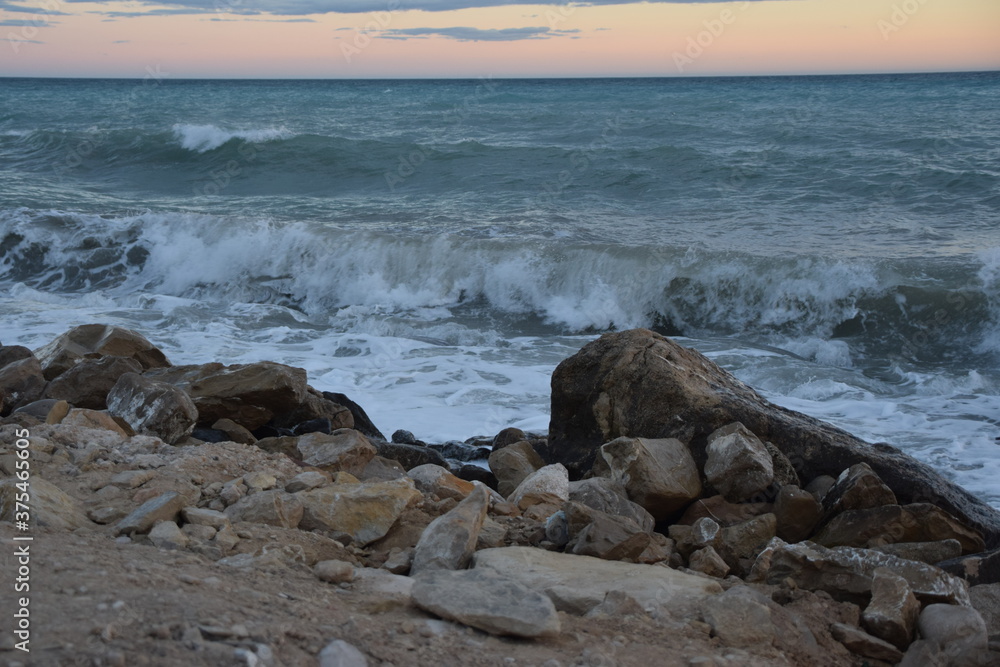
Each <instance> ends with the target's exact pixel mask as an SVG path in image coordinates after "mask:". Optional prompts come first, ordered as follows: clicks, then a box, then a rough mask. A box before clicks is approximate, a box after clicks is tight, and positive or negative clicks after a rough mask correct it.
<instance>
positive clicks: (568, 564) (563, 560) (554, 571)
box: [472, 547, 722, 615]
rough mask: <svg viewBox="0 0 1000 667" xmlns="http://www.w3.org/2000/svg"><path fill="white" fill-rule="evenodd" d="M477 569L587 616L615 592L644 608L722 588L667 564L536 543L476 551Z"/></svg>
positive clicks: (697, 596)
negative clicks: (535, 545) (536, 545)
mask: <svg viewBox="0 0 1000 667" xmlns="http://www.w3.org/2000/svg"><path fill="white" fill-rule="evenodd" d="M472 559H473V563H474V564H475V568H476V569H486V570H491V571H493V572H496V573H498V574H500V575H502V576H504V577H509V578H512V579H516V580H517V581H519V582H521V583H522V584H523V585H525V586H527V587H528V588H530V589H532V590H536V591H540V592H543V593H545V594H546V595H548V596H549V598H551V599H552V602H553V603H554V604H555V606H556V608H557V609H559V610H560V611H565V612H568V613H571V614H576V615H583V614H586V613H587V612H588V611H590V610H591V609H592V608H594V607H596V606H597V605H599V604H601V603H602V602H603V601H604V599H605V597H606V596H607V595H608V593H609V592H611V591H620V592H621V593H622V594H624V595H627V596H629V597H631V598H632V599H634V600H635V601H636V602H637V603H638V604H639V606H641V607H643V608H644V609H645V608H647V607H655V606H657V605H664V606H665V607H666V608H669V607H670V605H675V604H679V603H681V602H682V601H686V600H702V599H704V598H706V597H708V596H711V595H716V594H718V593H721V592H722V587H721V586H719V584H718V583H716V582H714V581H711V580H709V579H705V578H703V577H700V576H697V575H693V574H685V573H683V572H678V571H676V570H671V569H670V568H666V567H658V566H655V565H637V564H634V563H623V562H620V561H610V560H602V559H599V558H592V557H590V556H577V555H574V554H564V553H557V552H553V551H545V550H543V549H535V548H533V547H504V548H500V549H484V550H482V551H477V552H476V554H475V555H474V556H473V557H472Z"/></svg>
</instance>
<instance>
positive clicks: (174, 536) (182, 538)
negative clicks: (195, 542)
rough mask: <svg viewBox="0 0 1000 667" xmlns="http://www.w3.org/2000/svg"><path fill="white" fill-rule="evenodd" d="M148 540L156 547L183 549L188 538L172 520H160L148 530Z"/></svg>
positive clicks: (188, 540)
mask: <svg viewBox="0 0 1000 667" xmlns="http://www.w3.org/2000/svg"><path fill="white" fill-rule="evenodd" d="M149 541H150V542H152V543H153V546H154V547H156V548H158V549H183V548H184V547H186V546H187V545H188V542H190V538H188V536H187V535H185V534H184V533H183V532H181V529H180V528H179V527H178V526H177V524H176V523H174V522H173V521H161V522H159V523H158V524H156V525H155V526H153V529H152V530H150V531H149Z"/></svg>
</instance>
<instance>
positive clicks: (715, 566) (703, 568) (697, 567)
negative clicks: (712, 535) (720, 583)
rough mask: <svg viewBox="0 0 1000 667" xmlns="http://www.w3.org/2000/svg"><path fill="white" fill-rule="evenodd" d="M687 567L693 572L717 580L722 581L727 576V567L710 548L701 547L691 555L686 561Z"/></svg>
mask: <svg viewBox="0 0 1000 667" xmlns="http://www.w3.org/2000/svg"><path fill="white" fill-rule="evenodd" d="M688 567H690V568H691V569H692V570H694V571H695V572H701V573H702V574H707V575H708V576H710V577H715V578H717V579H722V578H723V577H725V576H726V575H727V574H729V565H727V564H726V561H724V560H722V556H720V555H719V554H718V552H717V551H716V550H715V548H714V547H711V546H707V547H702V548H701V549H698V550H697V551H695V552H694V553H692V554H691V556H690V558H689V559H688Z"/></svg>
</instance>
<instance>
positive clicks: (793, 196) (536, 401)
mask: <svg viewBox="0 0 1000 667" xmlns="http://www.w3.org/2000/svg"><path fill="white" fill-rule="evenodd" d="M0 315H2V317H0V340H2V342H3V343H4V344H8V345H9V344H22V345H27V346H29V347H33V348H34V347H37V346H40V345H42V344H44V343H46V342H48V341H49V340H50V339H51V338H52V337H54V336H55V335H57V334H59V333H62V332H63V331H65V330H66V329H68V328H69V327H71V326H74V325H77V324H83V323H88V322H109V323H114V324H118V325H121V326H125V327H129V328H133V329H137V330H139V331H141V332H143V333H144V334H145V335H146V336H147V337H148V338H150V339H151V340H152V341H153V342H154V343H156V344H158V345H160V346H161V347H162V348H163V349H164V351H165V352H166V353H167V354H168V356H169V357H170V359H171V360H172V361H173V362H174V363H201V362H208V361H216V360H217V361H222V362H226V363H238V362H247V361H251V360H260V359H269V360H275V361H280V362H283V363H287V364H292V365H296V366H302V367H305V368H306V369H307V370H308V371H309V376H310V381H311V382H312V383H313V384H314V386H317V387H319V388H322V389H329V390H336V391H341V392H344V393H346V394H348V395H349V396H351V397H352V398H353V399H354V400H355V401H357V402H359V403H360V404H361V405H363V406H364V407H365V408H366V409H367V411H368V412H369V414H370V415H371V416H372V418H373V420H374V421H375V423H376V425H377V426H379V427H380V428H381V429H382V430H383V431H384V432H386V434H388V433H391V432H392V431H393V430H395V429H397V428H405V429H408V430H411V431H413V432H414V434H415V435H416V436H417V437H418V438H421V439H423V440H429V441H443V440H447V439H465V438H467V437H470V436H473V435H478V434H483V435H492V434H494V433H496V432H497V431H499V430H500V429H502V428H504V427H506V426H518V427H521V428H524V429H528V430H545V429H546V428H547V426H548V407H549V406H548V400H549V376H550V374H551V372H552V370H553V368H554V367H555V365H556V364H557V363H558V362H559V361H560V360H562V359H563V358H565V357H567V356H569V355H571V354H572V353H574V352H575V351H576V350H577V349H579V348H580V347H581V346H582V345H583V344H584V343H586V342H587V341H589V340H592V339H593V338H594V337H596V336H597V335H598V334H600V333H602V332H605V331H609V330H613V329H619V330H620V329H625V328H630V327H638V326H646V327H651V328H654V329H656V330H657V331H660V332H662V333H665V334H668V335H671V336H675V337H678V339H679V342H681V343H682V344H684V345H689V346H693V347H696V348H697V349H699V350H701V351H702V352H704V353H705V354H707V355H708V356H709V357H711V358H712V359H714V360H715V361H716V362H718V363H719V364H721V365H722V366H723V367H725V368H727V369H728V370H730V371H732V372H733V373H734V374H735V375H736V376H737V377H739V378H740V379H742V380H744V381H745V382H748V383H749V384H751V385H752V386H754V387H755V388H757V389H758V390H760V391H761V392H762V393H763V394H764V395H765V396H766V397H768V398H769V399H771V400H772V401H775V402H776V403H779V404H781V405H784V406H787V407H790V408H793V409H796V410H801V411H803V412H806V413H808V414H810V415H813V416H815V417H818V418H821V419H825V420H828V421H830V422H833V423H834V424H836V425H838V426H840V427H842V428H845V429H847V430H849V431H852V432H854V433H855V434H857V435H858V436H860V437H863V438H866V439H868V440H872V441H886V442H889V443H891V444H893V445H896V446H897V447H900V448H901V449H903V450H905V451H906V452H908V453H910V454H912V455H913V456H915V457H917V458H919V459H922V460H924V461H926V462H928V463H929V464H931V465H932V466H934V467H935V468H936V469H938V470H939V471H941V472H942V473H943V474H945V475H946V476H948V477H950V478H952V479H954V480H956V481H957V482H959V483H961V484H962V485H964V486H965V487H966V488H968V489H969V490H971V491H972V492H974V493H976V494H977V495H979V496H981V497H983V498H984V499H986V500H987V501H989V502H991V503H992V504H994V505H995V506H998V507H1000V442H998V441H997V440H996V438H997V437H998V436H1000V74H997V73H979V74H935V75H905V76H844V77H789V78H713V79H602V80H480V81H471V80H470V81H452V80H448V81H177V80H170V79H169V78H168V79H163V80H156V79H148V80H146V81H142V80H136V81H129V80H55V79H45V80H42V79H0Z"/></svg>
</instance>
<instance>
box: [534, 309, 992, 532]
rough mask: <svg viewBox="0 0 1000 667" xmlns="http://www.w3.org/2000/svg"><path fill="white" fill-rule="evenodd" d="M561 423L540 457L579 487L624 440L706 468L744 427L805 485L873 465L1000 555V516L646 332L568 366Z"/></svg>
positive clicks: (608, 341) (883, 448)
mask: <svg viewBox="0 0 1000 667" xmlns="http://www.w3.org/2000/svg"><path fill="white" fill-rule="evenodd" d="M551 415H552V417H551V421H550V424H549V440H548V446H547V447H546V448H545V449H544V451H540V452H539V453H541V454H542V456H543V458H545V459H546V461H548V462H556V461H559V462H562V463H563V464H564V465H566V467H567V468H568V469H569V470H570V471H571V476H572V477H573V478H574V479H577V478H579V477H581V476H582V475H583V474H584V473H586V472H587V471H588V470H589V469H590V468H591V466H592V465H593V461H594V457H595V454H596V452H597V450H598V448H599V447H600V446H601V445H603V444H604V443H606V442H608V441H609V440H613V439H615V438H618V437H621V436H628V437H644V438H677V439H679V440H681V441H682V442H687V443H688V446H689V447H690V448H691V452H692V455H693V456H694V459H695V461H696V462H697V463H699V464H702V463H703V462H704V461H705V459H706V454H705V446H706V440H707V436H708V435H709V434H710V433H711V432H712V431H714V430H716V429H718V428H720V427H722V426H725V425H726V424H730V423H732V422H737V421H738V422H741V423H742V424H743V425H745V426H746V427H747V428H748V429H749V430H750V431H751V432H752V433H755V434H756V435H757V436H758V437H760V438H763V439H765V440H767V441H769V442H771V443H773V444H774V445H775V446H776V447H777V448H778V449H780V450H781V451H782V452H784V453H785V455H786V456H787V457H788V458H789V460H790V461H791V462H792V463H793V464H794V467H795V469H796V470H797V471H798V473H799V475H800V477H801V478H803V479H813V478H815V477H817V476H819V475H839V474H840V472H841V471H843V470H844V469H846V468H848V467H850V466H852V465H854V464H856V463H859V462H864V463H867V464H868V465H869V466H871V468H872V470H873V471H874V472H875V473H876V474H877V475H878V476H879V477H880V478H881V479H882V480H883V481H884V482H885V483H886V484H887V485H888V486H889V488H890V489H891V490H892V491H893V492H894V493H895V495H896V497H897V500H898V502H900V503H903V504H906V503H911V502H929V503H932V504H934V505H937V506H939V507H941V508H942V509H944V510H945V511H947V512H949V513H951V514H952V515H954V516H955V517H957V518H958V519H959V521H961V522H962V523H964V524H967V525H969V526H970V527H972V528H975V529H977V530H979V531H980V532H982V533H983V536H984V538H985V539H986V543H987V546H989V547H993V546H1000V513H998V512H997V511H996V510H994V509H993V508H991V507H990V506H989V505H987V504H986V503H985V502H983V501H982V500H980V499H978V498H976V497H974V496H973V495H972V494H970V493H968V492H967V491H965V490H964V489H961V488H960V487H958V486H956V485H955V484H953V483H951V482H949V481H948V480H946V479H944V478H943V477H942V476H941V475H939V474H938V473H936V472H935V471H934V470H932V469H931V468H930V467H929V466H927V465H926V464H923V463H920V462H918V461H916V460H914V459H913V458H911V457H909V456H907V455H905V454H903V453H902V452H900V451H899V450H898V449H896V448H894V447H891V446H889V445H885V444H874V445H871V444H868V443H866V442H864V441H862V440H860V439H859V438H856V437H854V436H852V435H850V434H849V433H846V432H845V431H842V430H840V429H838V428H835V427H833V426H831V425H829V424H826V423H823V422H821V421H819V420H816V419H813V418H811V417H808V416H806V415H803V414H800V413H796V412H793V411H790V410H786V409H784V408H781V407H778V406H775V405H773V404H771V403H769V402H767V401H766V400H764V399H763V398H761V397H760V396H759V395H758V394H757V393H756V392H754V391H753V390H752V389H751V388H750V387H748V386H747V385H745V384H744V383H742V382H740V381H739V380H737V379H736V378H734V377H733V376H732V375H730V374H729V373H727V372H725V371H724V370H722V369H721V368H719V367H718V366H717V365H716V364H714V363H712V362H711V361H710V360H708V359H707V358H705V357H704V356H703V355H701V354H699V353H698V352H696V351H694V350H690V349H686V348H683V347H681V346H680V345H677V344H676V343H674V342H672V341H670V340H668V339H666V338H664V337H663V336H660V335H658V334H655V333H653V332H651V331H648V330H645V329H634V330H630V331H622V332H616V333H610V334H605V335H604V336H601V337H600V338H599V339H598V340H596V341H593V342H591V343H589V344H588V345H586V346H584V347H583V349H581V350H580V351H579V352H578V353H577V354H575V355H573V356H572V357H570V358H569V359H566V360H565V361H563V362H562V363H561V364H559V366H558V367H557V368H556V370H555V372H554V373H553V375H552V409H551Z"/></svg>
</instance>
